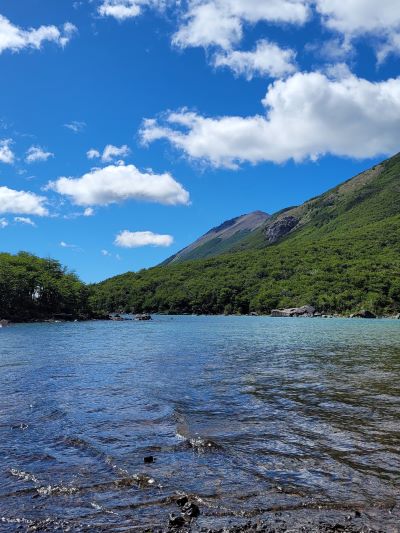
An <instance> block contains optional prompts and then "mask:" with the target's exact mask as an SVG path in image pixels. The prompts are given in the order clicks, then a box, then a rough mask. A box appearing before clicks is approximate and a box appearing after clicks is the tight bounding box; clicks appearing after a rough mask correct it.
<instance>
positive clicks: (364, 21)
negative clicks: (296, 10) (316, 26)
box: [315, 0, 400, 35]
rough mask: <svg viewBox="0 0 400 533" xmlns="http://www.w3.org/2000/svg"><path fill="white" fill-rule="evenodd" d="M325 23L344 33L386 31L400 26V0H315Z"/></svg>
mask: <svg viewBox="0 0 400 533" xmlns="http://www.w3.org/2000/svg"><path fill="white" fill-rule="evenodd" d="M315 3H316V9H317V11H318V12H319V13H320V14H321V16H322V17H323V21H324V23H325V24H326V25H327V26H328V27H329V28H330V29H333V30H336V31H338V32H340V33H343V34H348V35H351V34H361V33H365V32H374V33H375V32H381V31H382V32H386V31H388V30H390V29H394V30H397V29H399V28H400V4H399V2H398V0H380V2H377V1H376V0H346V1H345V2H344V1H343V0H315Z"/></svg>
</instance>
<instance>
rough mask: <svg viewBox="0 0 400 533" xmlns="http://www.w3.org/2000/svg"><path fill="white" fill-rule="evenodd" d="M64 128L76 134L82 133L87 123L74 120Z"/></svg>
mask: <svg viewBox="0 0 400 533" xmlns="http://www.w3.org/2000/svg"><path fill="white" fill-rule="evenodd" d="M64 128H67V129H69V130H71V131H73V132H74V133H81V132H82V131H83V130H84V129H85V128H86V122H83V121H79V120H73V121H72V122H68V123H67V124H64Z"/></svg>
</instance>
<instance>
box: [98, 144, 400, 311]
mask: <svg viewBox="0 0 400 533" xmlns="http://www.w3.org/2000/svg"><path fill="white" fill-rule="evenodd" d="M399 197H400V154H398V155H396V156H394V157H392V158H391V159H388V160H387V161H384V162H382V163H381V164H379V165H376V166H374V167H373V168H371V169H369V170H367V171H366V172H363V173H361V174H359V175H358V176H356V177H354V178H352V179H350V180H348V181H346V182H344V183H342V184H341V185H339V186H337V187H335V188H333V189H331V190H329V191H327V192H326V193H324V194H322V195H320V196H317V197H316V198H312V199H310V200H309V201H307V202H305V203H304V204H302V205H300V206H297V207H290V208H287V209H284V210H282V211H280V212H278V213H275V214H274V215H273V216H271V217H268V218H266V219H265V221H264V222H262V223H261V225H259V226H258V227H256V228H254V229H253V230H252V231H250V232H248V233H247V234H244V232H242V233H241V234H240V238H237V240H236V242H230V243H229V246H227V248H225V249H223V247H222V248H220V249H218V246H220V245H221V242H222V243H223V242H224V241H223V240H221V241H218V245H217V246H216V247H214V249H213V257H209V258H207V259H195V260H188V259H189V257H190V256H188V255H186V257H185V256H184V255H181V256H180V258H179V261H180V262H175V263H174V262H169V264H167V265H164V266H159V267H155V268H151V269H148V270H142V271H140V272H138V273H132V272H128V273H127V274H123V275H121V276H117V277H115V278H111V279H109V280H106V281H104V282H103V283H100V284H98V285H97V286H94V287H92V304H93V305H94V306H95V308H96V309H98V310H101V311H111V310H115V309H126V310H132V309H133V310H135V311H137V312H140V311H149V312H165V313H210V314H214V313H248V312H251V311H256V312H260V313H269V312H270V311H271V309H273V308H276V307H296V306H301V305H304V304H311V305H313V306H314V307H316V308H317V309H319V310H320V311H321V312H326V313H332V312H338V313H350V312H355V311H357V310H360V309H363V308H365V309H369V310H371V311H374V312H378V313H390V314H394V313H399V312H400V201H399ZM234 225H235V222H233V223H230V224H228V226H227V227H226V228H225V229H227V230H229V227H231V231H233V227H234ZM223 226H224V225H223ZM216 230H218V228H216V229H215V230H211V233H210V239H209V240H208V241H207V242H205V243H204V241H203V243H202V244H200V250H201V248H202V246H204V245H206V246H207V244H208V245H209V246H210V243H211V242H212V241H213V239H215V238H216V237H215V234H216V233H217V234H218V233H220V232H223V231H224V228H222V229H221V228H220V229H219V231H216ZM233 235H235V234H233ZM237 237H239V236H237ZM203 238H204V237H203ZM218 238H219V237H218ZM231 238H232V235H230V236H229V237H227V239H226V241H229V239H231ZM226 241H225V242H226ZM193 246H194V245H193ZM189 248H190V247H189ZM194 250H195V249H194ZM197 251H199V247H198V248H197ZM227 251H229V253H226V252H227ZM220 252H223V253H221V255H216V254H217V253H220ZM189 253H191V252H189Z"/></svg>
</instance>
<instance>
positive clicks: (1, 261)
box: [0, 252, 90, 322]
mask: <svg viewBox="0 0 400 533" xmlns="http://www.w3.org/2000/svg"><path fill="white" fill-rule="evenodd" d="M88 295H89V290H88V288H87V287H86V286H85V285H84V284H83V283H82V282H81V281H79V279H78V278H77V277H76V276H75V274H72V273H70V272H68V271H67V270H66V269H65V268H63V267H62V266H61V265H60V263H59V262H58V261H55V260H53V259H40V258H38V257H36V256H34V255H31V254H28V253H26V252H21V253H19V254H18V255H11V254H6V253H2V254H0V318H2V319H7V320H12V321H14V322H19V321H27V320H43V319H48V318H53V317H57V316H58V317H59V318H87V317H89V316H90V312H89V306H88Z"/></svg>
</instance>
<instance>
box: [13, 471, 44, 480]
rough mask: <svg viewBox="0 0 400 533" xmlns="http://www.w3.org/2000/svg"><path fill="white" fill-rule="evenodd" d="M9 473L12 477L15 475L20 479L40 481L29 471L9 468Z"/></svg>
mask: <svg viewBox="0 0 400 533" xmlns="http://www.w3.org/2000/svg"><path fill="white" fill-rule="evenodd" d="M10 474H11V475H12V476H14V477H17V478H18V479H20V480H21V481H32V483H40V482H39V480H38V479H37V477H35V476H34V475H33V474H30V473H29V472H24V471H23V470H18V469H17V468H11V469H10Z"/></svg>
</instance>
